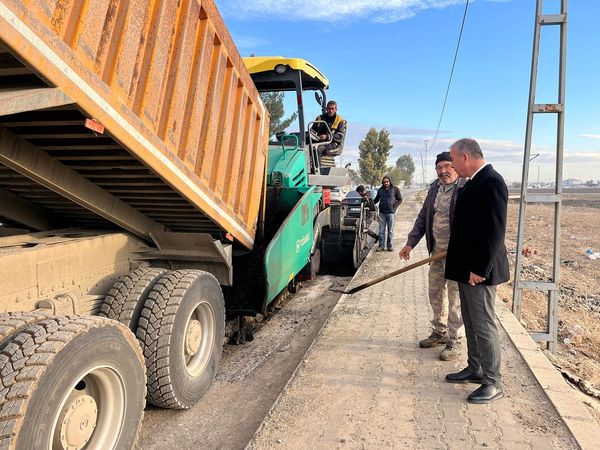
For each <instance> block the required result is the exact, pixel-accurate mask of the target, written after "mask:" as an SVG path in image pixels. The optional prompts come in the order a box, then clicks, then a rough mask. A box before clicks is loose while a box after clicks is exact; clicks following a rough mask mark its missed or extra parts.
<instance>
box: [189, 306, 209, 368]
mask: <svg viewBox="0 0 600 450" xmlns="http://www.w3.org/2000/svg"><path fill="white" fill-rule="evenodd" d="M215 327H216V324H215V314H214V311H213V309H212V307H211V306H210V304H209V303H207V302H202V303H199V304H198V305H197V306H196V308H194V311H192V314H191V315H190V317H189V319H188V321H187V325H186V330H185V334H184V343H183V344H184V345H183V353H184V355H183V356H184V361H185V368H186V370H187V372H188V374H189V375H190V376H192V377H196V376H198V375H200V374H202V373H203V372H204V370H205V369H206V366H207V365H208V362H209V361H210V355H211V352H212V348H213V343H214V340H215Z"/></svg>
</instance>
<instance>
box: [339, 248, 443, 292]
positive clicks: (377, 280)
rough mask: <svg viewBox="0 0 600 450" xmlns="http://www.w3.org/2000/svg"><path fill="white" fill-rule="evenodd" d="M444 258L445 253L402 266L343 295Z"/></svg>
mask: <svg viewBox="0 0 600 450" xmlns="http://www.w3.org/2000/svg"><path fill="white" fill-rule="evenodd" d="M445 257H446V252H442V253H438V254H437V255H433V256H430V257H429V258H425V259H422V260H421V261H417V262H416V263H413V264H410V265H408V266H404V267H402V268H400V269H397V270H394V271H393V272H390V273H388V274H385V275H382V276H380V277H379V278H375V279H374V280H371V281H368V282H367V283H364V284H361V285H359V286H356V287H353V288H352V289H349V290H347V291H344V292H343V293H344V294H355V293H357V292H358V291H362V290H363V289H366V288H368V287H371V286H373V285H375V284H377V283H381V282H382V281H385V280H387V279H388V278H392V277H395V276H396V275H400V274H401V273H404V272H408V271H409V270H412V269H414V268H416V267H419V266H422V265H423V264H428V263H430V262H433V261H439V260H440V259H444V258H445Z"/></svg>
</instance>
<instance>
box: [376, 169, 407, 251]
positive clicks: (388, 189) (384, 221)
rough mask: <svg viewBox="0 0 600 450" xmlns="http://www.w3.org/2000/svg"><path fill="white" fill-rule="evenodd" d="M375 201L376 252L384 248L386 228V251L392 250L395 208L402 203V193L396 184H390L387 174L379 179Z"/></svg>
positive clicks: (390, 180)
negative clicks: (376, 213) (376, 211)
mask: <svg viewBox="0 0 600 450" xmlns="http://www.w3.org/2000/svg"><path fill="white" fill-rule="evenodd" d="M373 202H375V203H379V247H378V248H377V251H378V252H382V251H384V250H385V243H386V240H385V238H386V229H387V249H388V252H392V251H394V244H393V239H394V220H395V216H396V210H397V209H398V207H399V206H400V204H401V203H402V195H401V194H400V189H399V188H398V186H394V185H393V184H392V179H391V178H390V177H389V176H387V175H386V176H384V177H383V179H382V180H381V187H380V188H379V190H378V191H377V195H376V196H375V200H373Z"/></svg>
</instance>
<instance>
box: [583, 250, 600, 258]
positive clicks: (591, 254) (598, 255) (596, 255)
mask: <svg viewBox="0 0 600 450" xmlns="http://www.w3.org/2000/svg"><path fill="white" fill-rule="evenodd" d="M583 253H584V254H585V255H586V256H587V257H588V258H589V259H600V252H594V251H593V250H592V249H591V248H587V249H585V251H584V252H583Z"/></svg>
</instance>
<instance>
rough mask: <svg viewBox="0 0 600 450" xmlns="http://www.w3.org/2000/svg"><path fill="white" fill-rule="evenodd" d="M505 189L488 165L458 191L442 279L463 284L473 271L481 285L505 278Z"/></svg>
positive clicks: (497, 281) (506, 259)
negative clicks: (480, 280) (480, 278)
mask: <svg viewBox="0 0 600 450" xmlns="http://www.w3.org/2000/svg"><path fill="white" fill-rule="evenodd" d="M507 201H508V189H507V187H506V183H505V182H504V179H503V178H502V176H501V175H500V174H499V173H498V172H496V171H495V170H494V168H493V167H492V166H491V164H488V165H487V166H485V167H484V168H483V169H481V170H480V171H479V173H478V174H477V175H475V177H474V178H473V179H472V180H470V181H468V182H467V183H466V184H465V186H464V187H463V188H462V189H460V192H459V193H458V198H457V199H456V203H455V206H454V216H453V218H452V222H451V225H450V226H451V232H450V242H449V243H448V255H447V256H446V273H445V275H444V276H445V277H446V278H447V279H449V280H454V281H459V282H462V283H467V282H468V281H469V274H470V272H473V273H474V274H475V275H479V276H481V277H484V278H485V281H484V282H483V284H486V285H491V286H493V285H497V284H500V283H504V282H505V281H508V279H509V272H508V258H507V257H506V247H505V246H504V235H505V232H506V209H507V206H506V205H507Z"/></svg>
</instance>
